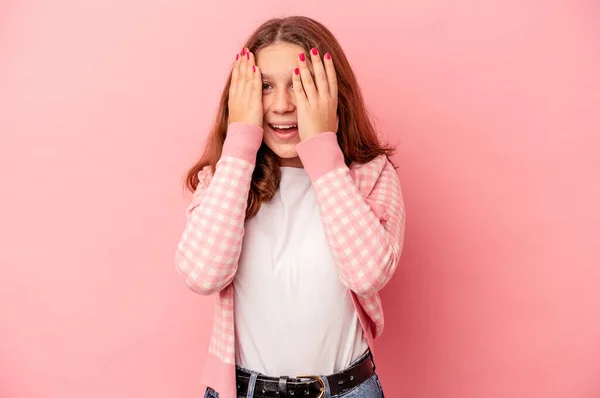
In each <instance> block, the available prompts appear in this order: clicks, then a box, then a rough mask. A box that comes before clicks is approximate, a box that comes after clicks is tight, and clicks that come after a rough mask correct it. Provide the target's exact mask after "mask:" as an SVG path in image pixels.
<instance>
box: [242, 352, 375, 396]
mask: <svg viewBox="0 0 600 398" xmlns="http://www.w3.org/2000/svg"><path fill="white" fill-rule="evenodd" d="M374 373H375V364H374V362H373V360H372V358H371V355H370V353H369V354H368V355H367V356H366V357H365V358H364V359H362V360H361V361H360V362H358V363H356V364H355V365H353V366H352V367H350V368H348V369H345V370H343V371H341V372H339V373H335V374H332V375H330V376H327V381H328V383H329V389H330V390H331V395H340V394H343V393H345V392H347V391H350V390H351V389H353V388H354V387H356V386H358V385H359V384H361V383H362V382H364V381H366V380H367V379H368V378H369V377H371V376H373V374H374ZM236 379H237V393H238V395H243V396H245V395H246V393H247V391H248V384H249V383H250V373H248V372H245V371H243V370H240V369H237V371H236ZM253 397H257V398H262V397H277V398H287V397H289V398H291V397H294V398H323V397H325V383H324V382H323V380H322V379H321V378H320V377H319V376H298V377H296V378H292V377H287V376H283V377H268V376H258V377H257V379H256V385H255V387H254V395H253Z"/></svg>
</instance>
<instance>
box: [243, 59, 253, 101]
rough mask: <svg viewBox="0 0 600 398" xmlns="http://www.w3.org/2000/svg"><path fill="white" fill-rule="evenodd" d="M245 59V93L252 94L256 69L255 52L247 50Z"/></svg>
mask: <svg viewBox="0 0 600 398" xmlns="http://www.w3.org/2000/svg"><path fill="white" fill-rule="evenodd" d="M243 58H244V59H245V61H244V62H245V63H244V93H245V94H248V95H249V94H250V93H251V92H252V82H253V81H254V71H253V69H252V67H253V66H254V54H252V53H251V52H249V51H248V52H246V56H244V57H243Z"/></svg>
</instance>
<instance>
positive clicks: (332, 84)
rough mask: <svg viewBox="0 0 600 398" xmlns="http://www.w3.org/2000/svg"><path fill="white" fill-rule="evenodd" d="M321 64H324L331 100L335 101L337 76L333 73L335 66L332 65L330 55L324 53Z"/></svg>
mask: <svg viewBox="0 0 600 398" xmlns="http://www.w3.org/2000/svg"><path fill="white" fill-rule="evenodd" d="M323 62H324V63H325V72H326V74H327V83H328V84H329V93H330V95H331V98H333V99H335V100H337V97H338V84H337V74H336V73H335V66H334V65H333V59H332V58H331V54H329V53H325V59H324V61H323Z"/></svg>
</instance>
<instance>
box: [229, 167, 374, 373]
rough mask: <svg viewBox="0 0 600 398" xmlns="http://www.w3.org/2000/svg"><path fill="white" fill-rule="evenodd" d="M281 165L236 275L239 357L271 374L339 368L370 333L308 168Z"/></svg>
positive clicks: (249, 225) (251, 226) (248, 230)
mask: <svg viewBox="0 0 600 398" xmlns="http://www.w3.org/2000/svg"><path fill="white" fill-rule="evenodd" d="M281 173H282V178H281V184H280V187H279V190H278V191H277V193H276V194H275V197H274V198H273V200H272V201H271V202H270V203H263V204H262V206H261V208H260V210H259V212H258V214H257V215H256V217H254V218H252V219H250V220H249V221H247V222H246V225H245V234H244V240H243V246H242V253H241V255H240V260H239V268H238V271H237V273H236V276H235V279H234V281H233V283H234V286H235V289H234V291H235V297H234V312H235V314H234V316H235V328H236V330H235V332H236V363H237V364H238V365H240V366H242V367H244V368H246V369H250V370H253V371H257V372H260V373H262V374H265V375H268V376H290V377H293V376H296V375H300V374H312V375H328V374H331V373H336V372H339V371H341V370H343V369H345V368H347V367H348V366H349V365H350V364H351V363H352V362H353V361H354V360H356V359H357V358H359V357H360V356H361V355H362V354H363V353H364V352H365V351H366V350H367V348H368V345H367V341H366V339H365V337H364V335H363V332H362V328H361V326H360V322H359V320H358V315H357V313H356V310H355V308H354V305H353V303H352V298H351V296H350V291H349V290H348V289H347V288H346V287H345V286H344V285H342V283H341V282H340V279H339V276H338V273H337V269H336V265H335V263H334V260H333V257H332V255H331V251H330V249H329V246H328V244H327V240H326V237H325V231H324V229H323V225H322V222H321V214H320V212H319V207H318V205H317V201H316V196H315V191H314V189H313V187H312V183H311V181H310V179H309V177H308V175H307V173H306V171H305V170H304V169H302V168H293V167H282V168H281Z"/></svg>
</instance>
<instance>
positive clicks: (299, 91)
mask: <svg viewBox="0 0 600 398" xmlns="http://www.w3.org/2000/svg"><path fill="white" fill-rule="evenodd" d="M292 87H293V90H294V95H295V96H296V106H298V107H299V108H302V107H304V106H306V105H307V104H308V99H307V98H306V93H305V92H304V87H303V86H302V79H301V78H300V69H298V68H296V69H294V71H293V72H292Z"/></svg>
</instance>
